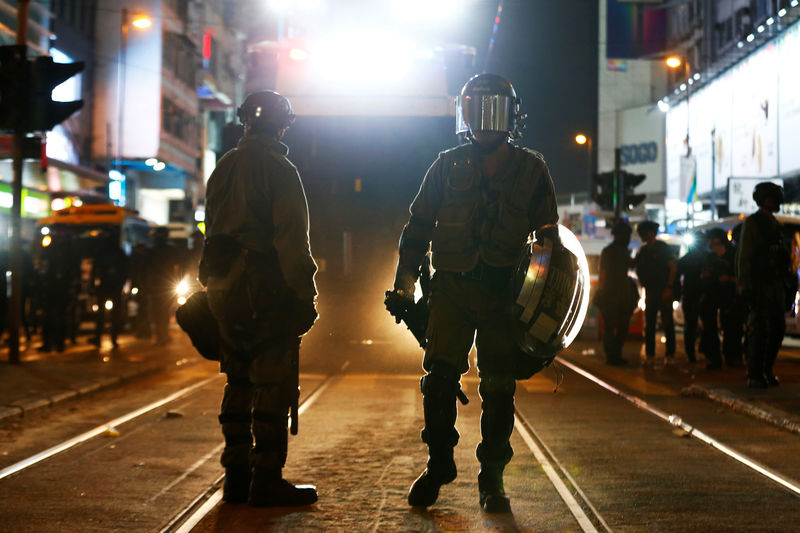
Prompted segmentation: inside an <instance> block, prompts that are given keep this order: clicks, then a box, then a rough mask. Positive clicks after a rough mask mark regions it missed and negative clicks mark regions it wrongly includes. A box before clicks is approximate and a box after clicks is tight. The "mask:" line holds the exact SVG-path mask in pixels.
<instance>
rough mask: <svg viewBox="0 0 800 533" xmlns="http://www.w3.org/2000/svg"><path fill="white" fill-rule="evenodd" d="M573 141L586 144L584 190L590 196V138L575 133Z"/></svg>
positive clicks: (581, 144)
mask: <svg viewBox="0 0 800 533" xmlns="http://www.w3.org/2000/svg"><path fill="white" fill-rule="evenodd" d="M575 143H576V144H578V145H580V146H583V145H586V192H587V194H589V195H590V196H591V192H592V138H591V137H589V136H588V135H585V134H583V133H578V134H577V135H575Z"/></svg>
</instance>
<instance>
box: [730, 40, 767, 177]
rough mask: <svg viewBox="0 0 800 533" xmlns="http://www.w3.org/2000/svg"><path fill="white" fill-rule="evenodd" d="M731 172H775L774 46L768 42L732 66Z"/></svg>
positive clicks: (764, 175) (746, 174)
mask: <svg viewBox="0 0 800 533" xmlns="http://www.w3.org/2000/svg"><path fill="white" fill-rule="evenodd" d="M733 85H734V86H735V87H736V91H735V92H734V94H733V108H732V110H731V112H732V114H733V131H732V133H733V139H732V143H733V146H732V148H733V166H732V168H731V175H733V176H748V177H772V176H775V175H776V174H777V173H778V121H777V105H776V104H777V101H778V49H777V46H776V45H775V44H774V43H772V44H769V45H766V46H765V47H764V48H762V49H761V50H759V52H758V53H756V54H754V55H752V56H750V57H749V58H747V59H746V60H744V61H743V62H741V63H740V64H739V65H737V66H736V67H734V68H733Z"/></svg>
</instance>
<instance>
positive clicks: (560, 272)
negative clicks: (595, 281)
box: [511, 224, 590, 360]
mask: <svg viewBox="0 0 800 533" xmlns="http://www.w3.org/2000/svg"><path fill="white" fill-rule="evenodd" d="M589 283H590V279H589V264H588V262H587V261H586V255H585V254H584V253H583V248H581V244H580V242H579V241H578V239H577V238H576V237H575V235H573V234H572V232H571V231H570V230H568V229H567V228H565V227H564V226H562V225H560V224H558V225H553V226H544V227H542V228H540V229H539V230H537V231H536V233H534V238H533V240H532V241H531V242H530V243H528V244H527V245H526V246H525V248H524V252H523V254H522V258H521V260H520V263H519V266H518V267H517V270H516V273H515V274H514V278H513V280H512V287H511V290H512V294H513V295H514V305H513V311H512V316H513V319H514V326H515V331H516V333H515V334H516V341H517V344H518V345H519V347H520V349H521V350H522V352H523V353H524V354H525V355H527V356H529V357H532V358H534V359H540V360H547V359H551V358H552V357H554V356H555V355H556V354H557V353H558V352H559V351H560V350H562V349H564V348H566V347H568V346H569V345H570V344H571V343H572V341H573V340H575V337H577V335H578V332H579V331H580V329H581V327H582V326H583V320H584V319H585V318H586V311H587V309H588V307H589Z"/></svg>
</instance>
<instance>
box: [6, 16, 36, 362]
mask: <svg viewBox="0 0 800 533" xmlns="http://www.w3.org/2000/svg"><path fill="white" fill-rule="evenodd" d="M29 7H30V0H19V2H17V41H16V42H17V45H20V46H25V45H26V44H27V41H28V8H29ZM23 50H24V49H23ZM23 54H24V52H23ZM22 60H23V61H24V60H26V58H25V57H23V58H22ZM24 129H25V128H23V125H22V124H21V121H17V124H16V126H15V128H14V148H13V156H14V180H13V183H12V189H11V194H12V206H11V297H10V298H9V299H8V305H9V310H8V362H9V363H11V364H14V365H17V364H19V327H20V325H21V323H22V236H21V231H22V222H21V220H22V145H23V143H24V142H25V133H26V132H25V131H24ZM3 275H5V273H3Z"/></svg>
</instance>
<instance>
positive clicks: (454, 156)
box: [439, 144, 475, 166]
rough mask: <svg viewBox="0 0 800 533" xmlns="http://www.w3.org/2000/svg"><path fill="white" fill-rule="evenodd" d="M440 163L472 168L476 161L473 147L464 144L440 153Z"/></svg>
mask: <svg viewBox="0 0 800 533" xmlns="http://www.w3.org/2000/svg"><path fill="white" fill-rule="evenodd" d="M439 161H441V162H442V163H443V164H445V165H448V166H449V165H453V166H470V165H472V163H473V162H474V161H475V158H474V154H473V151H472V145H471V144H462V145H460V146H456V147H454V148H450V149H449V150H445V151H444V152H439Z"/></svg>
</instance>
